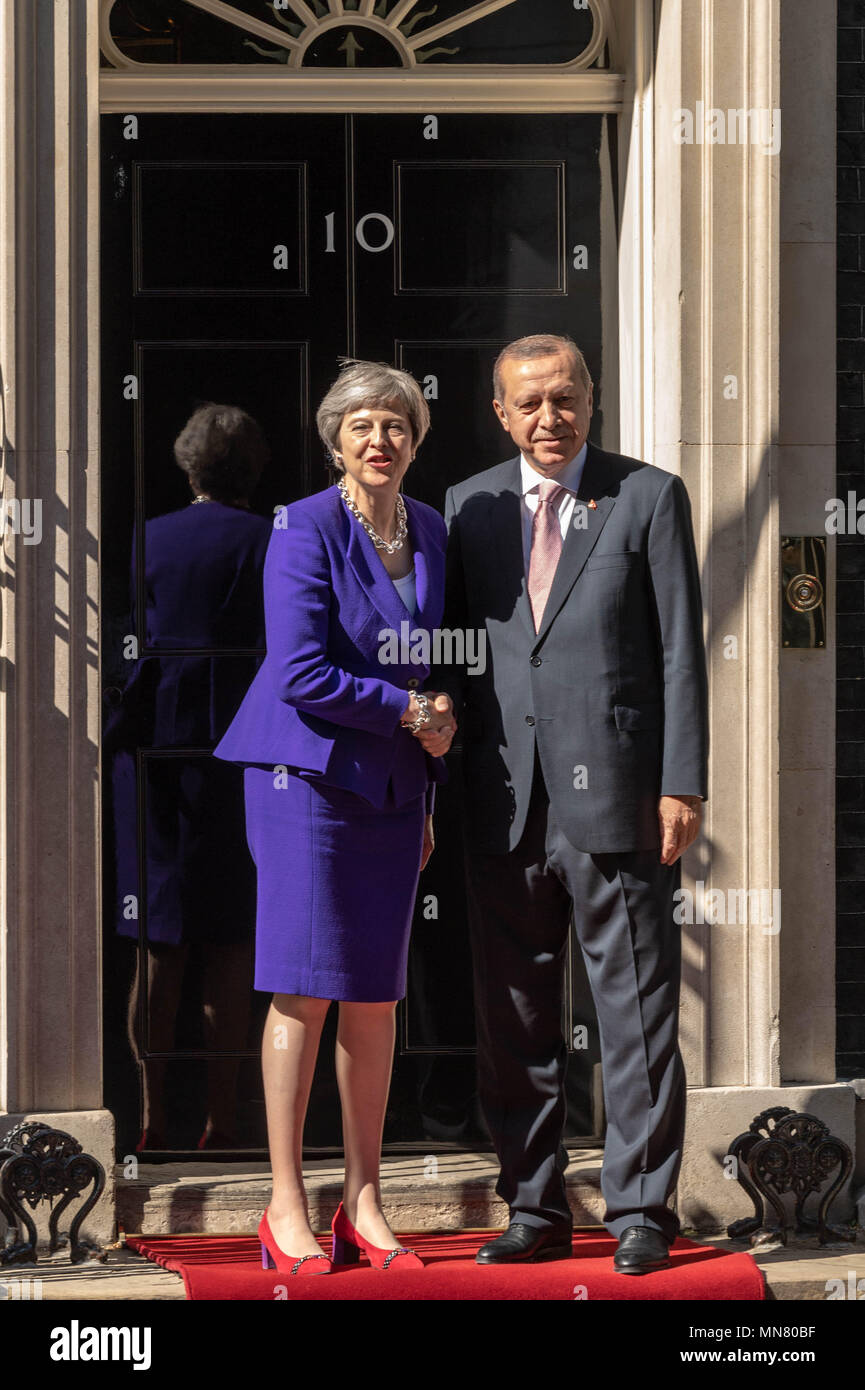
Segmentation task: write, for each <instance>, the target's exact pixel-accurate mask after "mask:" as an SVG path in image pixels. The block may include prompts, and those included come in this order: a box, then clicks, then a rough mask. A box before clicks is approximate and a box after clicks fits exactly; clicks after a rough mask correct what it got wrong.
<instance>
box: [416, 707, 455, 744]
mask: <svg viewBox="0 0 865 1390" xmlns="http://www.w3.org/2000/svg"><path fill="white" fill-rule="evenodd" d="M426 694H427V695H428V696H429V701H430V714H431V715H432V722H431V723H429V724H427V726H426V728H425V729H421V730H420V731H419V732H418V733H416V734H415V738H416V739H417V740H418V742H419V743H420V744H421V746H422V747H423V748H424V750H425V751H426V752H427V753H429V754H430V755H431V756H432V757H433V758H441V757H444V755H445V753H446V752H447V751H448V749H449V748H450V746H451V742H452V740H453V736H454V734H455V733H456V730H457V723H456V720H455V719H454V717H453V707H454V706H453V700H452V699H451V697H450V695H444V694H442V695H435V696H434V695H433V692H432V691H431V690H428V691H426Z"/></svg>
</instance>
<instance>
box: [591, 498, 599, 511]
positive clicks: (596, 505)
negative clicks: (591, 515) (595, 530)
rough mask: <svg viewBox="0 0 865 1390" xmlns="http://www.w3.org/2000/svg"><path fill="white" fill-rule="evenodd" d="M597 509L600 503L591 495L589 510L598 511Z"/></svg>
mask: <svg viewBox="0 0 865 1390" xmlns="http://www.w3.org/2000/svg"><path fill="white" fill-rule="evenodd" d="M597 510H598V504H597V502H596V501H595V499H594V497H590V498H589V511H590V512H596V511H597Z"/></svg>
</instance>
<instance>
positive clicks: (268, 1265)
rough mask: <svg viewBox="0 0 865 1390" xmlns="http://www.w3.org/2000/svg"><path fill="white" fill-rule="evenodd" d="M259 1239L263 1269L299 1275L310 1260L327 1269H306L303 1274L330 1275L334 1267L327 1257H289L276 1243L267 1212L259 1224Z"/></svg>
mask: <svg viewBox="0 0 865 1390" xmlns="http://www.w3.org/2000/svg"><path fill="white" fill-rule="evenodd" d="M258 1239H259V1240H260V1241H261V1267H262V1269H278V1270H279V1272H280V1274H297V1271H298V1270H299V1269H300V1267H301V1265H306V1264H307V1261H308V1260H315V1261H316V1263H318V1261H321V1263H322V1264H323V1265H325V1266H326V1268H325V1269H317V1268H316V1269H309V1268H307V1269H304V1270H302V1271H301V1272H302V1273H303V1274H330V1273H331V1271H332V1269H333V1266H332V1264H331V1262H330V1260H329V1259H328V1258H327V1255H287V1254H286V1253H285V1251H284V1250H281V1249H280V1248H279V1246H278V1245H277V1243H276V1240H275V1238H274V1234H273V1231H272V1230H271V1229H270V1225H269V1223H268V1220H267V1211H265V1212H264V1213H263V1215H262V1218H261V1220H260V1221H259V1223H258Z"/></svg>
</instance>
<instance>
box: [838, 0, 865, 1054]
mask: <svg viewBox="0 0 865 1390" xmlns="http://www.w3.org/2000/svg"><path fill="white" fill-rule="evenodd" d="M837 288H838V329H837V331H838V365H837V371H838V395H837V436H838V489H837V494H836V495H837V496H838V497H841V498H844V499H846V497H847V494H848V492H855V493H856V496H857V498H860V499H861V498H863V497H865V444H863V440H865V0H840V3H839V5H838V279H837ZM862 525H863V526H865V517H863V519H862ZM836 634H837V644H836V646H837V663H838V664H837V687H836V701H837V733H836V739H837V750H836V751H837V774H836V776H837V780H836V811H837V836H836V880H837V940H836V980H837V991H838V993H837V1000H838V1040H837V1054H836V1060H837V1067H838V1076H839V1078H844V1077H853V1076H865V535H863V536H860V535H853V536H850V535H839V537H838V619H837V627H836Z"/></svg>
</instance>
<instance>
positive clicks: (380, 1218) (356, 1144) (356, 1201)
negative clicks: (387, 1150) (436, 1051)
mask: <svg viewBox="0 0 865 1390" xmlns="http://www.w3.org/2000/svg"><path fill="white" fill-rule="evenodd" d="M395 1012H396V1003H395V1002H394V1003H388V1004H352V1003H346V1002H345V1001H343V1002H342V1003H340V1006H339V1028H338V1030H337V1036H336V1079H337V1082H338V1083H339V1096H340V1101H341V1102H342V1133H343V1142H344V1145H345V1188H344V1193H343V1203H344V1206H345V1213H346V1216H347V1217H348V1219H349V1221H350V1222H351V1223H352V1225H353V1226H355V1227H356V1228H357V1230H358V1232H359V1233H360V1234H361V1235H362V1236H365V1237H366V1239H367V1240H368V1241H369V1242H370V1243H371V1244H372V1245H377V1246H379V1248H380V1249H384V1250H391V1249H393V1247H394V1246H395V1245H398V1244H399V1241H398V1240H397V1238H396V1236H395V1235H394V1233H393V1231H392V1230H391V1229H390V1226H389V1225H388V1224H387V1221H386V1220H385V1218H384V1215H383V1214H382V1210H381V1185H380V1173H379V1169H380V1166H381V1141H382V1134H383V1132H384V1116H385V1107H386V1105H387V1096H388V1091H389V1090H390V1080H391V1071H392V1068H393V1048H394V1037H395Z"/></svg>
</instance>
